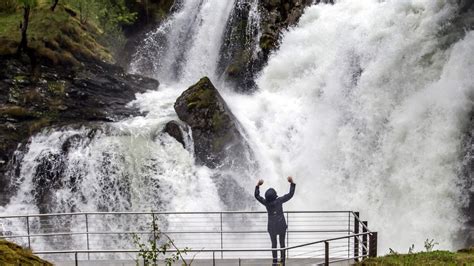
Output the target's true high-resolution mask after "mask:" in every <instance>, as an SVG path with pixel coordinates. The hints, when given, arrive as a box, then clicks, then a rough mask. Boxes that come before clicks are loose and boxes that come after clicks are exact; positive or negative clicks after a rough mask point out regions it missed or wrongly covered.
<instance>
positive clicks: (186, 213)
mask: <svg viewBox="0 0 474 266" xmlns="http://www.w3.org/2000/svg"><path fill="white" fill-rule="evenodd" d="M257 213H259V214H266V213H267V212H266V211H202V212H201V211H199V212H196V211H192V212H161V211H157V212H155V211H150V212H63V213H61V212H60V213H34V214H31V213H27V214H15V215H1V216H0V219H9V218H25V217H48V216H80V215H85V214H87V215H143V214H149V215H152V214H158V215H172V214H185V215H188V214H189V215H194V214H257ZM284 213H351V214H354V211H284Z"/></svg>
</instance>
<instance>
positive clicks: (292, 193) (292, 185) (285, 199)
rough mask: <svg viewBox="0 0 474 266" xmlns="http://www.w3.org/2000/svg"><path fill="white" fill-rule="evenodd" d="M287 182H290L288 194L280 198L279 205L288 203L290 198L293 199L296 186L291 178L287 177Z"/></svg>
mask: <svg viewBox="0 0 474 266" xmlns="http://www.w3.org/2000/svg"><path fill="white" fill-rule="evenodd" d="M288 182H290V192H289V193H288V194H285V195H283V196H282V197H281V198H280V199H281V203H284V202H287V201H289V200H290V199H291V198H293V195H294V194H295V188H296V184H295V183H294V182H293V177H291V176H289V177H288Z"/></svg>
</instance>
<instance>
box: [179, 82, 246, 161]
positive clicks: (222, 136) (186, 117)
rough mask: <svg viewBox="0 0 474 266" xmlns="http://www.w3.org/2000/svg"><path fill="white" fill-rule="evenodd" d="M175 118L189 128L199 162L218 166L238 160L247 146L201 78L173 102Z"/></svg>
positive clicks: (230, 116)
mask: <svg viewBox="0 0 474 266" xmlns="http://www.w3.org/2000/svg"><path fill="white" fill-rule="evenodd" d="M174 108H175V110H176V113H177V114H178V117H179V118H180V119H181V120H182V121H184V122H185V123H186V124H188V125H189V126H190V127H191V130H192V133H193V140H194V151H195V155H196V159H197V161H198V162H199V163H201V164H204V165H206V166H208V167H210V168H217V167H222V166H224V165H225V162H226V159H229V158H233V159H238V158H239V157H241V156H242V155H243V154H244V153H245V151H247V150H249V146H248V144H247V143H246V141H245V138H244V137H243V136H242V134H241V132H240V131H239V125H238V121H237V120H236V119H235V117H234V115H233V114H232V112H231V111H230V109H229V108H228V106H227V104H226V103H225V101H224V99H223V98H222V97H221V95H220V94H219V92H218V91H217V89H216V88H215V87H214V85H213V84H212V83H211V81H210V80H209V79H208V78H207V77H205V78H202V79H201V80H200V81H199V82H198V83H196V84H194V85H193V86H191V87H190V88H189V89H188V90H186V91H185V92H183V94H182V95H181V96H180V97H179V98H178V99H177V100H176V103H175V105H174Z"/></svg>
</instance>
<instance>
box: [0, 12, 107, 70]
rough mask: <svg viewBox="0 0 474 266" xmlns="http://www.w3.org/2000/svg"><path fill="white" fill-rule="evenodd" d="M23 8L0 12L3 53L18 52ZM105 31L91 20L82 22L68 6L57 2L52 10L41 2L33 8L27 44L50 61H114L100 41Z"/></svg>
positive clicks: (1, 53)
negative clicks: (56, 5) (90, 21)
mask: <svg viewBox="0 0 474 266" xmlns="http://www.w3.org/2000/svg"><path fill="white" fill-rule="evenodd" d="M21 21H22V11H21V9H18V8H17V10H16V11H15V12H13V13H11V12H10V13H7V12H3V13H0V55H8V54H13V53H15V52H16V48H17V47H18V44H19V43H20V37H21V36H20V29H19V25H20V23H21ZM101 34H103V32H102V31H101V30H100V29H99V28H98V27H97V26H96V25H94V24H92V23H84V24H82V23H81V22H80V21H79V18H78V15H77V14H75V12H74V11H72V10H71V9H69V8H68V7H67V6H63V5H58V7H57V8H56V10H55V11H54V12H52V11H51V10H50V9H49V5H47V4H40V5H39V6H38V7H36V8H34V9H33V10H32V11H31V15H30V23H29V27H28V46H29V47H30V48H33V49H34V50H35V51H36V54H37V55H38V57H39V58H40V59H42V60H43V61H45V62H47V63H52V64H63V65H78V64H79V61H81V60H82V59H99V60H103V61H108V62H111V61H112V55H111V53H110V51H108V50H107V49H106V48H105V47H104V46H103V45H101V44H100V43H99V42H98V41H97V40H98V39H99V37H100V36H101Z"/></svg>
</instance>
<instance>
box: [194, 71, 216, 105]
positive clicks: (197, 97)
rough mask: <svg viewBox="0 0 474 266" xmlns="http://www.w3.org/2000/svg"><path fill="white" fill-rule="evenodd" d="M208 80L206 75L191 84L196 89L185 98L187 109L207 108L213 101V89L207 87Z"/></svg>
mask: <svg viewBox="0 0 474 266" xmlns="http://www.w3.org/2000/svg"><path fill="white" fill-rule="evenodd" d="M210 82H211V81H210V80H209V78H207V77H206V78H202V79H201V80H199V82H198V83H196V84H195V85H193V87H194V88H197V90H196V91H195V92H194V93H193V94H192V95H190V96H189V97H188V98H187V106H188V108H189V109H193V108H207V107H209V106H211V105H212V104H214V103H215V101H214V99H215V97H216V95H215V91H213V90H212V89H211V88H209V87H208V84H209V83H210Z"/></svg>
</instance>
